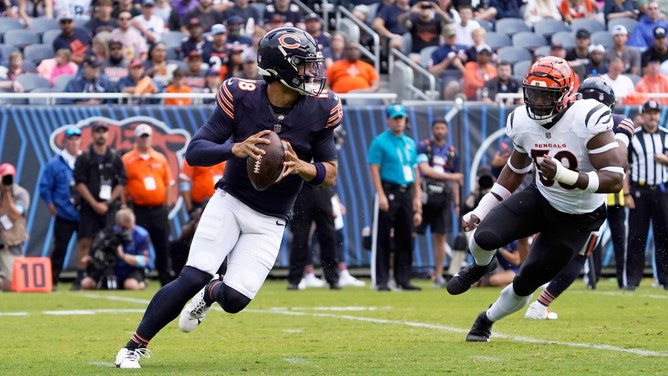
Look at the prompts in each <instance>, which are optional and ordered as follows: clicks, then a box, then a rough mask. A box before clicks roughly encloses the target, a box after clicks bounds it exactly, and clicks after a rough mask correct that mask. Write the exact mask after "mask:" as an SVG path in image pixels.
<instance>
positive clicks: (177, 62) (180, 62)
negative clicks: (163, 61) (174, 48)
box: [167, 60, 188, 72]
mask: <svg viewBox="0 0 668 376" xmlns="http://www.w3.org/2000/svg"><path fill="white" fill-rule="evenodd" d="M170 64H171V65H176V67H177V68H181V69H182V70H184V71H186V72H187V71H188V63H186V62H185V61H183V60H167V65H168V66H169V65H170ZM169 71H170V70H169V68H168V69H167V72H169Z"/></svg>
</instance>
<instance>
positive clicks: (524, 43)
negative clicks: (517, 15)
mask: <svg viewBox="0 0 668 376" xmlns="http://www.w3.org/2000/svg"><path fill="white" fill-rule="evenodd" d="M512 39H513V46H516V47H524V48H528V49H529V50H530V51H533V50H535V49H536V48H537V47H540V46H545V45H547V41H546V40H545V38H544V37H543V36H542V35H540V34H536V33H534V32H533V31H520V32H517V33H515V34H513V37H512Z"/></svg>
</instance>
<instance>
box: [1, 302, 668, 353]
mask: <svg viewBox="0 0 668 376" xmlns="http://www.w3.org/2000/svg"><path fill="white" fill-rule="evenodd" d="M86 296H87V297H89V298H93V299H104V300H115V301H124V302H130V303H137V304H143V305H148V303H149V301H148V300H146V299H136V298H126V297H123V296H113V295H98V294H86ZM388 308H389V307H381V308H378V307H360V306H351V307H329V308H327V307H297V308H295V307H291V308H289V309H288V308H279V307H277V308H272V309H268V310H265V309H246V310H244V312H248V313H256V314H270V315H286V316H311V317H324V318H334V319H337V320H350V321H361V322H369V323H374V324H383V325H400V326H409V327H414V328H424V329H429V330H440V331H443V332H450V333H457V334H465V333H468V329H461V328H455V327H450V326H445V325H436V324H429V323H423V322H413V321H401V320H386V319H378V318H373V317H361V316H350V315H343V314H339V313H322V311H324V310H327V309H328V310H330V311H333V312H343V311H355V312H359V311H367V312H373V311H378V310H386V309H388ZM214 310H216V311H222V309H221V308H220V307H215V308H214ZM314 311H317V312H314ZM141 312H144V310H143V309H117V310H114V309H91V310H78V311H71V310H68V311H44V312H43V314H46V315H56V314H60V315H65V314H69V315H76V314H79V315H82V314H83V315H90V314H109V313H141ZM21 315H27V313H25V312H0V316H21ZM492 337H493V338H492V339H494V338H504V339H509V340H511V341H515V342H524V343H539V344H550V345H558V346H568V347H577V348H586V349H594V350H605V351H614V352H621V353H628V354H634V355H639V356H655V357H668V352H666V351H650V350H643V349H634V348H622V347H617V346H611V345H605V344H596V343H578V342H564V341H551V340H544V339H538V338H531V337H522V336H516V335H507V334H503V333H499V332H494V333H493V334H492Z"/></svg>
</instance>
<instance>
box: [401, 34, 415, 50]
mask: <svg viewBox="0 0 668 376" xmlns="http://www.w3.org/2000/svg"><path fill="white" fill-rule="evenodd" d="M401 38H403V40H404V45H403V47H402V51H401V52H403V53H404V55H408V54H409V53H411V50H412V49H413V36H412V35H411V33H404V34H402V35H401Z"/></svg>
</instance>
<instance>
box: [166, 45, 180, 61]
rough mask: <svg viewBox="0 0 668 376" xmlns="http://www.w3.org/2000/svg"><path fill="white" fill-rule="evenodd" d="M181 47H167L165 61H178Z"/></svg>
mask: <svg viewBox="0 0 668 376" xmlns="http://www.w3.org/2000/svg"><path fill="white" fill-rule="evenodd" d="M180 59H181V47H167V60H180Z"/></svg>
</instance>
